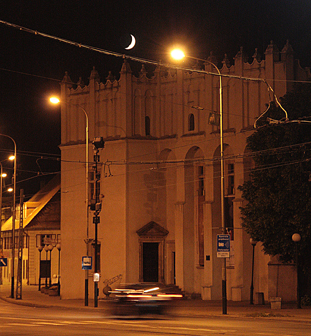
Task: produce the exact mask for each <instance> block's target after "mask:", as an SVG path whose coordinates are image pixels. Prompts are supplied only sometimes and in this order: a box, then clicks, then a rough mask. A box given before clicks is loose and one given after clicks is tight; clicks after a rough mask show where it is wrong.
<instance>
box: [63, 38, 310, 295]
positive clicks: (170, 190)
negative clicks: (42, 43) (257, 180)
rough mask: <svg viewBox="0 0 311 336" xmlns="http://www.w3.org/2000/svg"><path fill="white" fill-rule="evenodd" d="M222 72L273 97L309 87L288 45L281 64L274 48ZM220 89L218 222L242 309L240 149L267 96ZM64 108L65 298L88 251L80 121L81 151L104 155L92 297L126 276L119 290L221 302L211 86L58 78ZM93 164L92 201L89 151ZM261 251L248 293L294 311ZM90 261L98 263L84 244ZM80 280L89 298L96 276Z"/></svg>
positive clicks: (211, 82) (244, 254) (170, 74)
mask: <svg viewBox="0 0 311 336" xmlns="http://www.w3.org/2000/svg"><path fill="white" fill-rule="evenodd" d="M210 60H211V61H213V62H215V60H214V59H212V58H211V59H210ZM204 66H205V70H206V71H207V72H215V70H214V69H213V67H212V66H211V65H209V64H205V65H204ZM220 71H221V73H222V74H226V75H234V76H243V77H249V78H255V79H256V78H264V79H266V80H267V82H268V83H269V84H270V85H271V87H272V88H273V90H274V92H275V93H276V95H277V96H278V97H280V96H283V95H284V94H285V93H286V92H287V91H288V90H290V89H291V87H292V82H291V81H290V80H297V79H307V78H308V76H309V72H308V71H307V70H304V69H302V68H301V67H300V66H299V63H298V62H297V61H296V60H295V59H294V56H293V50H292V48H291V46H290V45H289V44H288V43H287V44H286V45H285V46H284V48H283V49H282V51H281V52H280V51H279V50H278V48H277V47H276V46H275V45H274V44H273V43H272V42H271V44H270V45H269V46H268V47H267V49H266V52H265V57H264V59H263V60H260V59H259V57H258V55H257V54H256V53H255V55H254V56H253V59H252V62H250V63H249V62H246V58H245V55H244V54H243V50H242V49H241V50H240V51H239V52H238V53H237V55H236V57H235V59H234V64H233V65H230V64H229V61H228V60H227V59H226V58H225V59H224V61H223V65H222V67H221V69H220ZM288 80H289V81H288ZM222 86H223V109H224V145H225V149H224V155H225V214H226V227H227V228H228V232H229V233H230V234H231V239H232V241H231V242H232V247H233V249H232V252H231V257H230V258H229V259H228V260H227V293H228V294H227V295H228V299H229V300H237V301H238V300H246V299H249V293H250V289H249V288H250V282H251V259H252V253H251V251H252V246H251V244H250V242H249V238H250V237H249V236H248V235H247V234H246V233H245V232H244V230H243V229H242V227H241V219H240V211H239V207H240V206H241V205H242V202H243V200H242V199H241V193H240V191H239V190H238V189H237V187H238V186H239V185H241V184H242V183H243V182H244V180H245V178H247V176H248V172H249V169H250V167H251V162H250V160H249V159H248V158H247V156H245V147H246V138H247V137H248V136H249V135H250V134H251V132H253V125H254V122H255V120H256V118H257V117H258V116H259V115H260V114H261V113H262V112H263V111H264V110H265V109H266V106H267V105H266V104H268V103H269V101H270V100H272V99H273V95H271V92H270V93H269V90H268V89H267V85H266V84H265V83H264V82H262V81H252V80H245V79H239V78H232V77H222ZM61 101H62V106H61V112H62V113H61V115H62V117H61V118H62V123H61V126H62V132H61V158H62V166H61V235H62V262H61V282H62V286H61V296H62V298H63V299H67V298H83V297H84V283H85V282H84V280H85V276H86V275H85V271H82V267H81V262H82V257H83V256H85V255H86V243H85V240H86V238H87V236H88V238H93V239H94V224H93V219H92V217H93V213H92V211H90V213H89V224H88V226H89V233H88V234H87V224H86V204H85V201H86V193H85V166H86V163H85V138H86V131H85V127H86V124H85V122H86V117H85V115H84V113H83V111H82V109H84V111H86V113H87V115H88V120H89V141H90V142H91V141H92V140H93V139H94V138H95V137H103V138H104V140H105V148H104V149H101V150H100V152H99V154H100V162H101V168H100V169H101V180H100V195H101V196H100V198H101V200H102V210H101V213H100V223H99V225H98V240H99V244H100V249H99V258H100V274H101V280H100V283H99V288H100V297H102V296H103V294H102V289H103V286H104V284H103V281H104V280H105V279H110V278H113V277H115V276H116V275H118V274H122V282H138V281H160V282H164V283H167V284H172V283H175V284H176V285H178V286H179V287H180V288H181V289H182V290H184V291H185V292H187V293H189V294H193V293H194V294H199V295H201V296H202V298H203V299H207V300H211V299H220V298H221V279H222V275H221V269H222V265H223V260H222V259H219V258H217V256H216V254H217V253H216V252H217V251H216V236H217V234H220V233H221V232H222V231H221V220H220V149H219V147H220V137H219V129H218V127H217V126H215V125H211V124H210V123H209V115H210V113H212V112H218V113H219V77H218V76H213V75H210V74H203V73H196V72H195V71H193V72H187V71H182V70H174V69H169V68H164V67H157V68H156V69H155V70H154V73H153V74H152V75H151V76H147V73H146V70H145V67H144V66H142V68H141V71H140V73H139V76H138V77H137V76H134V75H133V74H132V72H131V68H130V64H129V63H128V61H126V60H125V61H124V63H123V66H122V69H121V71H120V77H119V78H118V79H115V78H113V76H111V75H109V77H108V78H107V80H106V81H105V82H101V81H100V78H99V74H98V73H97V71H96V70H95V69H93V70H92V72H91V75H90V78H89V83H88V84H87V85H83V84H82V82H79V83H78V84H73V83H71V80H70V78H69V75H68V74H66V75H65V77H64V79H63V82H62V85H61ZM89 153H90V154H89V160H88V161H89V163H88V165H89V171H90V173H89V182H90V183H89V199H90V200H91V199H92V197H93V184H92V182H93V180H94V174H93V168H92V166H93V155H92V153H93V151H92V145H91V144H90V145H89ZM261 250H262V248H261V246H260V244H259V243H258V244H257V246H256V249H255V251H256V253H255V270H254V284H255V292H263V293H264V294H265V297H268V296H269V295H270V296H273V295H274V296H275V295H276V294H275V293H274V291H275V290H277V291H278V295H279V296H282V297H283V299H285V300H286V299H293V298H294V297H295V290H293V293H289V292H288V291H283V292H284V293H283V292H282V288H285V287H284V286H287V284H286V283H284V286H283V281H285V279H283V278H282V269H283V268H282V267H281V270H280V271H278V272H274V270H275V268H274V265H277V267H278V268H279V264H278V263H276V264H274V263H273V262H271V260H270V257H269V256H265V255H263V253H262V251H261ZM90 254H91V255H92V254H93V255H94V251H93V245H92V242H91V243H90ZM269 262H270V266H268V263H269ZM287 269H289V271H288V270H287ZM285 272H286V274H287V278H286V281H294V279H295V276H294V271H293V268H292V266H288V267H287V268H286V271H285ZM275 274H278V279H277V281H276V278H275ZM87 276H88V277H89V293H90V297H91V298H92V297H93V275H92V271H90V272H88V275H87ZM276 283H278V287H277V288H276V287H275V286H276V285H275V284H276ZM286 296H287V297H286Z"/></svg>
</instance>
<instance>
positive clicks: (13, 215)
mask: <svg viewBox="0 0 311 336" xmlns="http://www.w3.org/2000/svg"><path fill="white" fill-rule="evenodd" d="M0 136H4V137H6V138H9V139H10V140H12V142H13V144H14V155H11V156H10V157H9V160H11V161H14V168H13V210H12V268H11V273H12V278H11V296H10V297H11V298H12V299H13V298H14V270H15V267H14V266H15V265H14V259H15V216H16V142H15V140H14V139H13V138H12V137H10V136H9V135H6V134H0Z"/></svg>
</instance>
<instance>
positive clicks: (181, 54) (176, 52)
mask: <svg viewBox="0 0 311 336" xmlns="http://www.w3.org/2000/svg"><path fill="white" fill-rule="evenodd" d="M171 56H172V57H173V58H174V59H176V60H181V59H183V58H184V57H187V58H190V59H194V60H197V61H202V62H204V63H208V64H210V65H211V66H213V67H214V68H215V70H216V72H217V76H218V77H219V133H220V211H221V229H222V233H223V234H225V233H226V226H225V200H224V196H225V183H224V176H225V170H224V140H223V103H222V102H223V99H222V78H221V73H220V70H219V68H218V67H217V66H216V64H214V63H213V62H211V61H209V60H205V59H200V58H197V57H193V56H188V55H187V56H186V55H185V54H184V52H183V51H182V50H180V49H174V50H173V51H172V52H171ZM208 74H210V73H208ZM226 269H227V265H226V258H223V268H222V310H223V314H227V272H226Z"/></svg>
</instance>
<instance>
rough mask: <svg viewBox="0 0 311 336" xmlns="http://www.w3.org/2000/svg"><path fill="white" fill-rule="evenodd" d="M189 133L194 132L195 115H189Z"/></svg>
mask: <svg viewBox="0 0 311 336" xmlns="http://www.w3.org/2000/svg"><path fill="white" fill-rule="evenodd" d="M188 131H194V115H193V113H191V114H189V118H188Z"/></svg>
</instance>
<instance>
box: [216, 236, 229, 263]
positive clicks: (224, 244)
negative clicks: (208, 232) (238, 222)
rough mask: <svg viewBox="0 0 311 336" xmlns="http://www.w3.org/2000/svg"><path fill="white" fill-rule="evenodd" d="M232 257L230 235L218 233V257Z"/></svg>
mask: <svg viewBox="0 0 311 336" xmlns="http://www.w3.org/2000/svg"><path fill="white" fill-rule="evenodd" d="M229 257H230V235H228V234H219V235H217V258H229Z"/></svg>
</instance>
